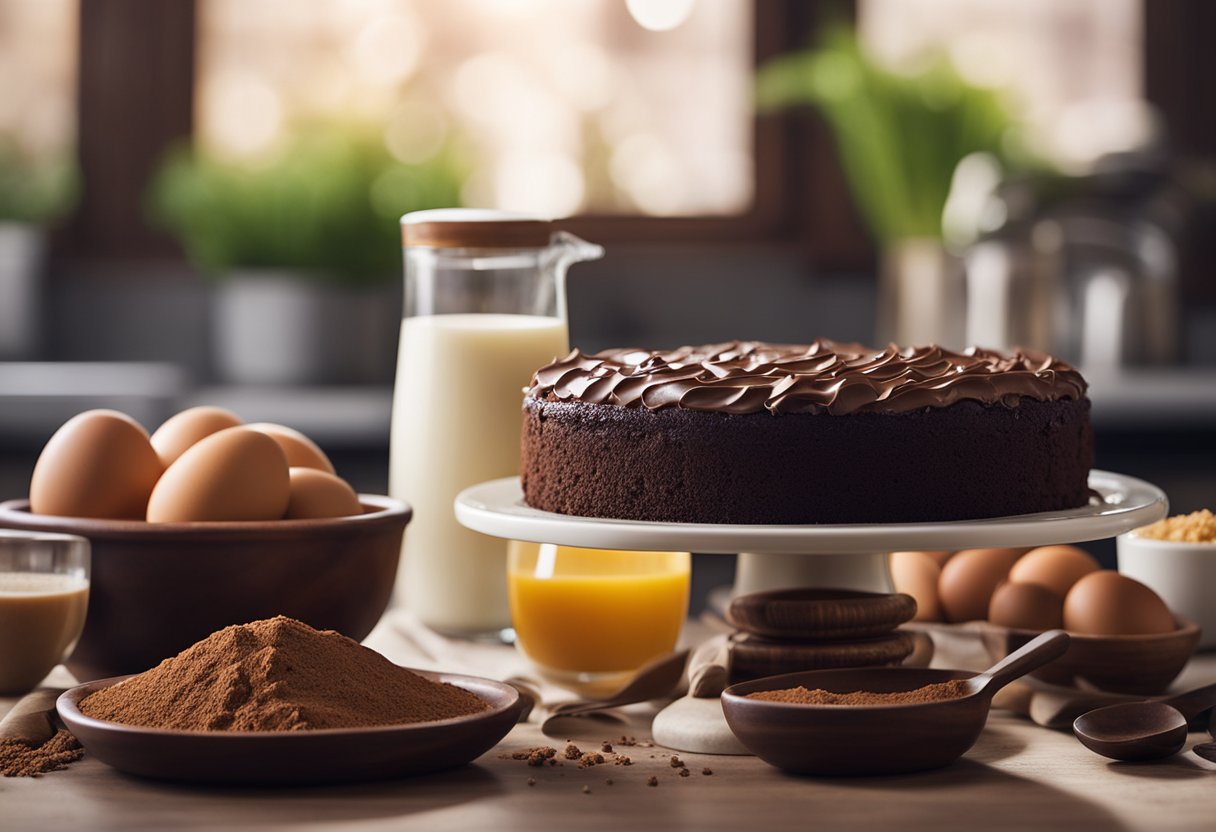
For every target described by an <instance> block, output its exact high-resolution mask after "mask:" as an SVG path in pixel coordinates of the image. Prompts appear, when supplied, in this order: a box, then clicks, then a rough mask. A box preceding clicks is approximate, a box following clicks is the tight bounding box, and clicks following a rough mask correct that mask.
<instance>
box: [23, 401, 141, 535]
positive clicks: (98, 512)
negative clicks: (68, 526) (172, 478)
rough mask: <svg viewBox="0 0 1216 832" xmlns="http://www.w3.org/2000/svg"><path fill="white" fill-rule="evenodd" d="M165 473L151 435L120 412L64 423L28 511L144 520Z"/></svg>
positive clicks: (38, 473)
mask: <svg viewBox="0 0 1216 832" xmlns="http://www.w3.org/2000/svg"><path fill="white" fill-rule="evenodd" d="M163 470H164V467H163V466H162V465H161V464H160V460H159V459H158V458H157V456H156V451H155V450H153V449H152V443H151V442H149V441H148V432H147V431H145V430H144V429H143V427H142V426H141V425H140V424H139V423H138V422H136V421H135V420H134V419H132V418H131V417H130V416H127V415H126V414H125V413H119V412H118V411H116V410H88V411H85V412H84V413H81V414H79V415H77V416H73V417H72V418H71V419H68V420H67V421H66V422H64V424H63V426H62V427H61V428H59V430H57V431H55V434H54V435H53V436H52V437H51V438H50V440H49V441H48V442H47V443H46V446H45V447H44V448H43V449H42V453H41V454H40V455H39V456H38V462H37V463H35V465H34V474H33V476H32V477H30V511H31V512H33V513H34V514H55V515H60V516H63V517H95V518H107V519H113V520H141V519H143V516H144V511H145V510H146V509H147V507H148V495H150V494H151V493H152V488H153V486H155V485H156V480H157V478H159V477H160V475H161V472H162V471H163Z"/></svg>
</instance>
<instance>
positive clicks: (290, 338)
mask: <svg viewBox="0 0 1216 832" xmlns="http://www.w3.org/2000/svg"><path fill="white" fill-rule="evenodd" d="M213 311H214V316H213V353H214V356H215V364H216V368H215V369H216V373H217V375H218V376H219V378H220V380H221V381H224V382H228V383H232V384H295V385H303V384H376V383H385V384H388V383H391V382H392V376H393V366H394V362H395V360H396V343H397V334H398V329H399V327H400V322H401V301H400V296H399V294H398V293H397V292H396V291H395V289H394V287H393V286H391V285H384V286H374V287H368V288H345V287H337V286H333V285H330V284H328V283H325V282H322V281H319V280H317V279H316V278H315V277H314V276H310V275H306V274H301V273H299V272H295V271H291V270H274V269H250V270H242V271H239V272H234V273H232V274H230V275H229V276H227V277H226V278H225V279H224V280H223V281H222V282H221V283H220V284H219V285H218V286H217V287H216V293H215V305H214V310H213Z"/></svg>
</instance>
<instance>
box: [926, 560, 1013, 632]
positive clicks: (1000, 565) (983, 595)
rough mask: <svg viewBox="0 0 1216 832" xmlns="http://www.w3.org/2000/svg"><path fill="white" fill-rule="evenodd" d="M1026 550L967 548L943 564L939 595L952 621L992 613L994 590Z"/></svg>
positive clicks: (978, 617)
mask: <svg viewBox="0 0 1216 832" xmlns="http://www.w3.org/2000/svg"><path fill="white" fill-rule="evenodd" d="M1025 551H1026V550H1025V549H964V550H963V551H961V552H959V553H957V554H956V555H955V556H954V557H952V558H950V560H948V561H946V565H945V566H943V567H942V574H941V578H939V579H938V582H937V596H938V599H939V600H940V601H941V605H942V611H943V612H944V613H945V616H946V620H947V621H950V622H955V623H957V622H960V621H978V620H982V619H984V618H986V617H987V616H988V603H989V602H990V601H991V600H992V593H993V592H995V591H996V588H997V587H998V586H999V585H1000V584H1001V583H1002V582H1003V581H1004V580H1005V579H1006V578H1007V577H1008V576H1009V570H1010V568H1012V567H1013V564H1014V563H1016V562H1017V559H1018V558H1019V557H1021V555H1022V553H1023V552H1025Z"/></svg>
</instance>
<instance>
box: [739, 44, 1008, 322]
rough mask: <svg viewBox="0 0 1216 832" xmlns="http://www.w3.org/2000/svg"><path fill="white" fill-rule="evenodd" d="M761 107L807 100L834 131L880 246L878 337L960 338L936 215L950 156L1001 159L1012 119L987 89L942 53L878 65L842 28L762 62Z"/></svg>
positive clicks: (953, 284)
mask: <svg viewBox="0 0 1216 832" xmlns="http://www.w3.org/2000/svg"><path fill="white" fill-rule="evenodd" d="M757 103H758V106H759V107H760V108H761V109H762V110H764V109H775V108H781V107H787V106H790V105H797V104H812V105H814V106H815V107H817V108H818V109H819V111H820V112H821V113H822V114H823V116H824V118H825V119H826V120H827V123H828V125H829V126H830V128H831V130H832V132H833V133H834V135H835V139H836V145H837V149H838V152H839V156H840V162H841V165H842V166H843V168H844V171H845V175H846V177H847V179H848V182H849V186H850V189H851V191H852V193H853V198H854V201H855V203H856V205H857V208H858V210H859V211H860V212H861V215H862V218H863V219H864V220H865V222H866V224H867V226H868V227H869V230H870V233H871V234H872V236H873V237H874V240H875V242H876V243H877V245H878V246H879V249H880V253H881V258H882V263H881V270H880V271H881V273H880V287H879V289H880V290H879V325H878V329H879V333H878V334H879V337H880V338H881V339H884V340H886V339H889V340H894V341H896V342H898V343H901V344H913V343H917V344H920V343H929V342H937V343H943V344H946V345H949V346H961V344H960V343H957V342H958V341H961V339H962V335H963V303H964V297H963V294H964V293H963V277H962V270H961V266H960V265H959V263H958V261H957V258H956V257H954V256H953V255H952V254H951V253H950V252H949V251H948V250H947V249H946V247H945V246H944V244H943V230H942V215H943V211H944V209H945V206H946V201H947V197H948V196H949V194H950V187H951V181H952V178H953V176H954V172H955V169H956V168H957V167H958V164H959V162H960V161H962V160H963V159H964V158H966V157H967V156H969V155H971V154H976V153H987V154H992V155H993V156H994V157H996V158H997V159H1000V160H1002V161H1009V160H1010V151H1011V149H1013V150H1014V154H1015V156H1016V145H1014V144H1013V143H1012V142H1011V130H1010V128H1011V126H1012V124H1013V122H1012V119H1011V118H1010V116H1009V112H1008V110H1007V108H1006V107H1005V105H1004V102H1003V100H1002V98H1001V96H1000V95H999V94H998V93H997V92H996V91H994V90H991V89H984V88H980V87H976V86H973V85H970V84H968V83H966V82H964V81H963V80H962V79H961V78H960V77H959V76H958V74H957V73H956V72H955V71H954V70H953V69H952V68H951V67H950V66H949V64H948V63H947V61H946V60H945V59H944V58H939V59H937V60H935V61H932V62H930V63H927V64H926V65H925V66H924V67H923V68H922V69H921V70H920V71H919V72H917V73H915V74H899V73H895V72H891V71H889V70H886V69H884V68H883V67H881V66H879V65H878V64H877V63H876V62H875V61H874V60H873V59H872V58H871V57H870V56H869V55H867V54H866V52H865V50H864V49H863V48H862V46H861V44H859V43H858V41H857V38H856V36H855V34H854V33H853V32H852V30H851V29H848V28H846V27H843V26H838V27H835V28H833V29H831V30H829V31H828V33H827V34H826V36H825V38H824V39H823V41H822V42H821V43H820V44H819V45H818V46H817V47H816V48H814V49H811V50H808V51H805V52H799V53H795V54H790V55H784V56H780V57H778V58H776V59H774V60H772V61H771V62H769V63H768V64H767V65H766V66H764V67H762V68H761V70H760V73H759V76H758V79H757Z"/></svg>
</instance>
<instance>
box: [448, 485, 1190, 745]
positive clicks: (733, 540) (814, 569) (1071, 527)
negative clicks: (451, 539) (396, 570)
mask: <svg viewBox="0 0 1216 832" xmlns="http://www.w3.org/2000/svg"><path fill="white" fill-rule="evenodd" d="M1089 487H1090V489H1092V491H1093V492H1094V494H1095V496H1094V497H1092V498H1091V499H1090V502H1089V504H1088V505H1086V506H1082V507H1080V508H1075V509H1069V510H1067V511H1052V512H1043V513H1040V514H1023V515H1018V516H1015V517H994V518H988V519H983V520H963V521H956V522H951V523H902V524H895V523H893V524H886V523H879V524H868V525H863V524H850V525H804V526H760V525H755V526H745V525H727V524H707V523H656V522H644V521H636V520H610V519H604V518H597V517H572V516H568V515H564V514H554V513H553V512H548V511H538V510H537V509H534V508H530V507H528V506H527V505H525V504H524V501H523V492H522V490H521V489H520V485H519V478H518V477H508V478H506V479H501V480H492V481H490V482H485V483H481V484H480V485H475V486H472V487H471V488H467V489H465V490H464V491H462V492H461V493H460V494H459V495H458V496H457V497H456V503H455V509H456V519H457V520H459V521H460V522H461V523H462V524H463V525H465V526H467V527H468V528H470V529H472V530H473V531H476V532H481V533H482V534H488V535H491V536H493V537H502V538H507V539H511V540H527V541H532V542H535V543H556V544H559V545H563V546H580V547H585V548H590V549H626V550H629V549H632V550H640V551H668V552H699V553H704V554H736V553H738V554H739V562H738V567H737V569H736V575H735V585H734V589H733V594H735V595H738V594H743V593H749V592H758V591H761V590H766V589H780V588H783V587H795V586H820V587H837V588H842V589H861V590H869V591H873V592H890V591H891V589H892V585H891V576H890V572H889V570H888V567H887V553H889V552H896V551H904V550H935V549H954V550H957V549H968V548H974V547H987V546H1045V545H1049V544H1053V543H1079V542H1082V541H1086V540H1100V539H1103V538H1107V537H1114V536H1116V535H1119V534H1122V533H1123V532H1127V531H1131V530H1132V529H1134V528H1138V527H1140V526H1143V525H1146V524H1148V523H1152V522H1154V521H1156V520H1160V519H1161V518H1162V517H1165V515H1166V513H1167V511H1168V507H1169V503H1168V501H1167V500H1166V497H1165V494H1164V492H1162V491H1161V489H1160V488H1158V487H1157V486H1155V485H1152V484H1151V483H1147V482H1144V481H1143V480H1138V479H1135V478H1134V477H1128V476H1124V475H1122V474H1113V473H1109V472H1106V471H1091V472H1090V474H1089ZM678 704H679V703H677V705H678ZM666 713H667V712H666V711H665V712H664V713H661V714H659V717H657V718H656V720H655V726H656V728H655V741H656V742H660V743H661V744H662V745H665V746H667V747H669V748H676V749H679V750H681V751H690V752H697V751H699V750H700V749H701V748H704V747H705V744H704V742H703V741H702V740H700V739H697V737H702V736H704V734H705V730H703V729H704V728H705V726H698V730H697V731H694V732H689V733H687V734H681V733H680V732H679V731H678V730H670V729H669V728H664V729H663V730H664V731H666V734H665V735H664V736H663V737H662V738H661V739H660V737H659V734H660V732H661V731H660V727H661V726H664V725H668V723H670V722H672V721H671V720H664V718H663V717H664V714H666ZM721 729H722V730H726V728H725V722H723V723H722V724H721ZM693 746H698V747H693Z"/></svg>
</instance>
